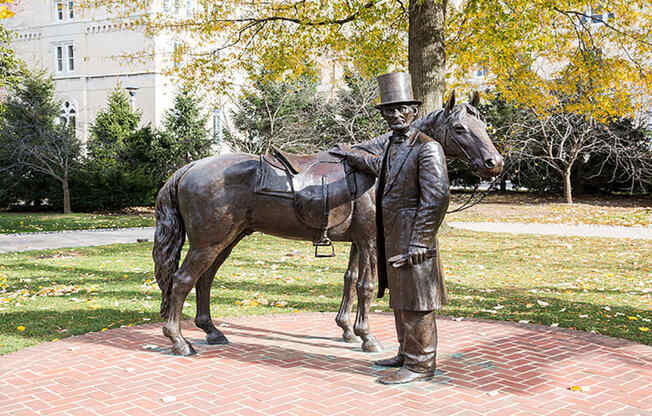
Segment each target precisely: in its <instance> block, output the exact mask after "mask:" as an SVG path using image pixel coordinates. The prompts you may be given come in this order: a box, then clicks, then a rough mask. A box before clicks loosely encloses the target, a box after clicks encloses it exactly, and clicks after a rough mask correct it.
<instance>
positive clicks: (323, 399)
mask: <svg viewBox="0 0 652 416" xmlns="http://www.w3.org/2000/svg"><path fill="white" fill-rule="evenodd" d="M333 319H334V314H333V313H306V314H303V313H302V314H291V315H268V316H254V317H241V318H228V319H223V320H218V321H217V322H219V324H220V326H221V327H222V328H221V329H222V330H223V331H224V332H225V333H226V334H227V336H228V337H229V339H230V340H231V342H232V343H231V344H230V345H228V346H211V345H206V344H205V343H202V340H203V332H201V331H200V330H198V329H196V328H195V327H194V325H192V323H191V322H184V331H185V335H186V337H187V338H188V339H190V340H191V341H192V342H193V344H194V345H195V347H196V349H197V350H198V351H199V352H200V353H199V354H198V355H195V356H192V357H176V356H172V355H169V353H168V349H167V348H168V346H169V343H168V341H167V339H165V338H164V337H163V336H162V335H161V329H160V324H151V325H143V326H139V327H131V328H120V329H114V330H109V331H105V332H96V333H90V334H86V335H82V336H77V337H71V338H66V339H63V340H61V341H58V342H51V343H45V344H41V345H38V346H35V347H31V348H27V349H24V350H21V351H18V352H16V353H13V354H9V355H6V356H3V357H0V415H12V416H21V415H66V416H72V415H102V416H118V415H120V416H124V415H186V416H191V415H243V416H244V415H247V416H249V415H251V416H255V415H316V416H317V415H347V416H355V415H375V416H383V415H392V416H398V415H405V416H408V415H426V414H427V415H447V416H453V415H460V416H461V415H622V416H625V415H642V416H645V415H652V347H650V346H645V345H641V344H634V343H630V342H627V341H624V340H620V339H615V338H609V337H604V336H598V335H591V334H586V333H583V332H576V331H569V330H564V329H558V328H548V327H543V326H537V325H520V324H514V323H507V322H499V321H482V320H468V319H464V320H461V321H456V320H453V319H447V318H441V319H438V326H439V334H440V339H439V349H438V359H437V364H438V372H437V375H436V377H435V378H434V379H433V380H432V381H429V382H418V383H413V384H409V385H404V386H383V385H380V384H378V383H376V382H375V379H376V377H377V376H379V375H381V374H384V373H385V372H386V371H393V370H386V369H382V368H375V367H372V365H371V361H372V360H375V359H378V358H384V357H387V356H390V355H391V354H392V353H393V352H395V350H396V344H395V342H394V332H393V331H394V326H393V319H392V316H391V314H386V313H376V314H372V316H371V325H372V328H373V331H374V333H375V334H376V336H377V337H378V338H379V340H380V341H381V342H382V343H383V345H384V346H385V349H386V350H385V352H383V353H379V354H367V353H363V352H362V351H361V350H360V348H359V345H356V344H345V343H343V342H340V341H339V340H338V337H339V336H340V332H339V328H337V327H336V326H335V324H334V322H333ZM571 386H580V387H582V389H583V391H572V390H570V389H569V387H571Z"/></svg>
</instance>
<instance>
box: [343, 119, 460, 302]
mask: <svg viewBox="0 0 652 416" xmlns="http://www.w3.org/2000/svg"><path fill="white" fill-rule="evenodd" d="M390 146H391V142H390V136H389V135H384V136H382V137H381V138H379V139H377V140H374V141H373V142H370V143H368V144H366V145H360V146H355V147H354V148H355V149H360V150H365V151H366V152H369V153H366V154H367V155H368V156H360V154H361V153H360V152H356V156H358V157H357V158H356V159H355V160H351V161H350V162H351V164H352V165H353V166H354V167H357V168H358V169H360V170H363V171H366V172H368V173H371V174H373V175H375V176H378V183H377V187H376V228H377V243H378V297H379V298H382V297H383V296H384V293H385V289H386V288H389V290H390V306H391V307H392V308H393V309H403V310H411V311H432V310H436V309H439V308H441V307H442V306H443V305H445V304H446V302H447V293H446V285H445V283H444V273H443V271H442V267H441V261H440V256H439V248H438V242H437V237H436V235H437V230H438V229H439V226H440V224H441V222H442V221H443V219H444V216H445V215H446V210H447V208H448V201H449V193H448V172H447V170H446V160H445V158H444V151H443V149H442V147H441V145H440V144H439V143H437V142H436V141H434V140H432V139H431V138H430V137H428V136H427V135H425V134H423V133H421V132H419V131H412V132H410V134H409V135H408V139H406V140H405V141H404V142H403V143H401V144H396V145H395V146H399V148H398V149H397V151H396V153H395V155H394V157H393V159H392V160H391V161H388V154H389V149H390ZM380 149H382V155H383V156H382V158H380V157H378V156H374V155H378V154H380ZM388 162H389V163H388ZM410 245H413V246H420V247H425V248H427V249H430V250H434V251H436V255H435V256H434V257H432V258H428V259H427V260H426V261H425V262H424V263H421V264H419V265H416V266H410V265H406V266H403V267H401V268H394V267H393V266H391V265H390V264H388V262H387V259H388V258H391V257H392V256H395V255H397V254H407V253H408V251H409V247H410Z"/></svg>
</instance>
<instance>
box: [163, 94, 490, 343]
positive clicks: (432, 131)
mask: <svg viewBox="0 0 652 416" xmlns="http://www.w3.org/2000/svg"><path fill="white" fill-rule="evenodd" d="M478 101H479V97H478V95H477V93H476V94H474V97H473V99H472V101H471V102H470V103H468V104H459V105H455V95H454V94H453V95H452V96H451V98H450V99H449V101H448V102H447V103H446V105H445V108H444V109H441V110H438V111H435V112H433V113H431V114H429V115H427V116H426V117H424V118H422V119H420V120H417V121H415V122H414V123H413V124H412V126H413V127H414V128H417V129H419V130H421V131H423V132H424V133H426V134H427V135H429V136H430V137H432V138H433V139H435V140H437V141H438V142H439V143H440V144H441V145H442V147H443V149H444V152H445V154H446V156H447V157H452V158H463V159H466V160H467V161H469V162H470V163H471V164H472V166H473V167H474V169H475V170H476V172H477V173H479V174H480V175H481V176H483V177H490V176H495V175H497V174H499V173H500V172H501V171H502V166H503V160H502V157H501V155H500V154H499V153H498V151H497V150H496V148H495V147H494V145H493V143H492V142H491V140H490V139H489V136H488V135H487V132H486V126H485V124H484V123H483V122H482V121H481V120H480V118H479V113H478V110H477V109H476V107H477V104H478ZM388 137H389V134H386V135H383V136H380V137H378V138H376V139H374V140H371V141H369V142H365V143H361V144H359V145H356V146H354V149H359V150H360V151H365V152H369V153H372V154H375V155H379V156H380V155H382V152H383V151H384V148H385V145H386V143H387V140H388ZM280 156H281V158H280V159H281V161H284V162H286V163H287V165H286V168H287V169H289V170H294V171H295V172H294V173H295V174H297V178H301V179H297V180H296V181H294V182H293V181H292V180H289V181H288V182H289V184H290V185H289V186H290V188H292V189H291V190H292V194H295V198H294V199H289V198H281V197H278V196H275V195H274V193H273V192H271V193H270V192H267V193H265V192H264V190H263V191H261V175H262V177H263V178H264V177H265V175H264V174H261V172H262V165H263V164H265V165H267V164H268V163H267V162H266V163H264V158H262V157H259V156H254V155H250V154H244V153H230V154H225V155H220V156H215V157H209V158H206V159H202V160H199V161H196V162H192V163H190V164H188V165H186V166H184V167H182V168H180V169H179V170H177V171H176V172H175V173H174V174H173V175H172V176H171V177H170V179H168V181H167V182H166V183H165V185H164V186H163V187H162V188H161V190H160V191H159V193H158V196H157V200H156V232H155V237H154V248H153V252H152V254H153V258H154V263H155V274H156V280H157V283H158V285H159V287H160V288H161V291H162V301H161V316H162V317H163V318H164V319H167V321H166V323H165V324H164V326H163V333H164V334H165V335H166V336H167V337H168V338H170V340H171V341H172V343H173V346H172V352H174V353H175V354H179V355H190V354H193V353H194V352H195V351H194V349H193V347H192V345H191V344H190V343H189V342H188V341H187V340H186V339H185V338H184V337H183V336H182V334H181V328H180V326H179V323H180V319H181V313H182V308H183V304H184V301H185V299H186V297H187V295H188V293H189V292H190V290H191V289H192V288H193V286H194V287H195V288H196V295H197V315H196V317H195V324H196V325H197V326H198V327H199V328H201V329H202V330H204V331H205V332H206V334H207V336H206V341H207V342H208V343H209V344H224V343H228V340H227V339H226V337H225V336H224V334H223V333H222V332H221V331H220V330H218V329H217V328H216V327H215V325H214V324H213V321H212V319H211V316H210V289H211V285H212V282H213V279H214V277H215V274H216V273H217V270H218V269H219V267H220V266H221V265H222V263H224V261H225V260H226V259H227V257H228V256H229V255H230V254H231V251H232V250H233V248H234V247H235V246H236V245H237V244H238V242H239V241H240V240H241V239H242V238H244V237H245V236H247V235H249V234H251V233H253V232H255V231H259V232H262V233H265V234H271V235H275V236H279V237H283V238H290V239H298V240H306V241H310V240H312V241H315V238H316V237H319V236H318V235H317V236H316V231H319V230H321V231H323V235H322V239H323V238H326V239H332V240H333V241H348V242H352V246H351V251H350V255H349V264H348V268H347V271H346V273H345V275H344V296H343V299H342V303H341V305H340V310H339V312H338V314H337V318H336V322H337V324H338V325H339V326H340V327H341V328H342V329H343V331H344V333H343V337H344V340H346V341H349V342H354V341H357V339H356V337H355V336H354V334H355V335H357V336H359V337H360V338H361V339H362V349H363V351H367V352H375V351H381V350H382V348H381V346H380V344H379V343H378V341H377V340H376V339H375V338H374V336H373V335H371V333H370V331H369V324H368V315H369V308H370V306H371V301H372V298H373V296H374V294H375V287H376V282H377V275H376V265H375V261H376V260H375V259H376V236H375V233H376V230H375V223H374V221H375V203H374V198H375V192H373V186H374V183H375V180H374V179H371V178H370V177H368V176H366V175H364V174H363V173H359V172H355V171H349V172H346V175H345V174H344V172H345V170H346V169H343V168H342V163H340V162H339V159H338V158H336V157H334V156H332V155H330V154H328V152H321V153H318V154H316V155H302V156H296V157H294V158H292V156H290V155H280ZM287 159H290V160H287ZM329 164H330V165H329ZM333 166H339V168H333ZM304 169H305V172H306V173H304V174H302V175H301V174H300V172H299V171H300V170H304ZM336 169H339V170H336ZM333 172H335V173H333ZM339 172H341V174H340V173H339ZM329 175H330V176H329ZM320 177H321V181H322V186H321V187H320V186H319V185H318V183H317V182H315V181H318V179H319V178H320ZM325 180H327V181H331V183H329V184H327V185H325V184H324V181H325ZM263 182H264V181H263ZM302 182H306V183H305V184H303V185H301V183H302ZM344 183H345V184H344ZM297 188H301V192H299V191H298V190H297ZM342 189H345V190H346V192H344V193H343V192H338V190H342ZM329 190H330V192H333V193H334V194H335V199H337V197H338V195H339V200H337V201H336V202H335V203H333V202H332V201H333V200H334V199H333V198H330V199H328V200H329V201H331V202H330V203H331V206H332V207H334V209H333V210H331V211H329V214H326V215H325V216H323V218H320V217H321V216H320V215H312V218H310V215H303V214H305V213H310V212H313V214H314V212H315V211H314V210H313V211H310V210H309V209H307V208H310V205H311V203H312V204H313V205H314V202H315V201H317V202H318V203H320V202H319V201H325V200H326V199H325V198H323V199H319V198H318V197H317V196H316V195H318V194H319V193H320V192H324V194H325V195H326V194H327V193H328V192H329ZM299 194H301V195H303V196H305V195H308V197H307V198H303V199H298V198H297V197H296V195H299ZM342 195H346V196H348V200H347V198H346V197H342ZM306 217H309V218H308V220H310V221H311V224H313V225H314V223H315V222H317V223H319V222H321V224H318V225H316V226H315V227H312V228H311V227H307V226H306V223H308V222H309V221H308V220H307V219H306ZM326 231H328V233H327V232H326ZM317 234H320V233H319V232H317ZM326 234H328V235H327V236H326ZM186 235H187V236H188V239H189V242H190V249H189V250H188V253H187V254H186V257H185V259H184V261H183V264H182V265H181V267H180V268H179V260H180V257H181V249H182V247H183V244H184V241H185V237H186ZM354 290H356V292H357V298H358V308H357V316H356V320H355V325H354V327H353V329H352V328H351V323H350V319H349V314H350V312H351V305H352V300H353V295H354V294H353V291H354Z"/></svg>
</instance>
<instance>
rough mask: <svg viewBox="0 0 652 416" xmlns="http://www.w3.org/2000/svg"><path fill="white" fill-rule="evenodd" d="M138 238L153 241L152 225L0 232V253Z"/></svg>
mask: <svg viewBox="0 0 652 416" xmlns="http://www.w3.org/2000/svg"><path fill="white" fill-rule="evenodd" d="M138 239H147V240H149V241H153V240H154V227H146V228H122V229H116V230H82V231H59V232H50V233H25V234H0V253H7V252H10V251H27V250H45V249H53V248H64V247H87V246H103V245H107V244H114V243H135V242H136V240H138Z"/></svg>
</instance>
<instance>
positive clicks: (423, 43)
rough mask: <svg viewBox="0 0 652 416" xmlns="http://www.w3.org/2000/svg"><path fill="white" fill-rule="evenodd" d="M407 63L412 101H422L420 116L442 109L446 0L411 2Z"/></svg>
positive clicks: (444, 72)
mask: <svg viewBox="0 0 652 416" xmlns="http://www.w3.org/2000/svg"><path fill="white" fill-rule="evenodd" d="M409 14H410V28H409V35H408V62H409V69H410V75H411V76H412V88H413V90H414V97H415V98H416V99H417V100H422V101H423V105H422V107H421V114H422V115H426V114H429V113H430V112H432V111H435V110H437V109H439V108H441V106H442V97H443V95H444V90H445V88H446V80H445V78H444V77H445V75H446V45H445V44H444V18H445V15H446V0H410V11H409Z"/></svg>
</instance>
